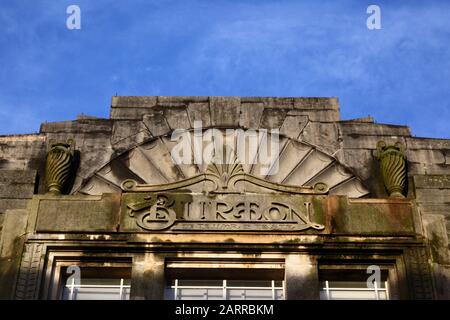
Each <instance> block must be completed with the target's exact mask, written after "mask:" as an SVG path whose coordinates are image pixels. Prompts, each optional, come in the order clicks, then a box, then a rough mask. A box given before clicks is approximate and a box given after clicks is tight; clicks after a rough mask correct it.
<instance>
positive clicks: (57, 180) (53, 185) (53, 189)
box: [45, 139, 75, 195]
mask: <svg viewBox="0 0 450 320" xmlns="http://www.w3.org/2000/svg"><path fill="white" fill-rule="evenodd" d="M74 152H75V141H74V140H72V139H69V140H67V141H66V142H57V141H56V140H50V141H49V143H48V145H47V161H46V166H45V173H46V187H47V193H51V194H54V195H60V194H61V193H62V190H63V188H64V186H65V185H66V183H67V181H68V180H69V178H70V175H71V174H72V171H73V158H74Z"/></svg>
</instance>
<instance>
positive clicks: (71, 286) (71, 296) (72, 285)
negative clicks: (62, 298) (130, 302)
mask: <svg viewBox="0 0 450 320" xmlns="http://www.w3.org/2000/svg"><path fill="white" fill-rule="evenodd" d="M123 283H124V278H120V284H119V285H94V284H78V285H77V284H75V279H72V282H71V283H70V284H66V285H65V287H66V288H67V289H69V299H68V300H74V296H75V289H85V288H98V289H108V288H110V289H117V288H119V299H118V300H125V299H123V298H124V290H125V289H131V285H124V284H123Z"/></svg>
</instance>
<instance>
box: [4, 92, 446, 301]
mask: <svg viewBox="0 0 450 320" xmlns="http://www.w3.org/2000/svg"><path fill="white" fill-rule="evenodd" d="M195 121H201V122H202V126H203V129H204V130H207V129H211V128H214V129H217V130H218V132H221V134H224V133H225V131H226V129H234V131H233V133H232V134H231V138H230V141H231V145H233V146H234V149H236V148H237V146H238V141H239V140H238V139H239V138H238V134H236V132H237V130H248V129H255V130H260V131H261V130H271V129H277V130H279V142H280V157H279V168H278V170H277V172H276V173H275V174H272V175H266V174H262V173H261V171H260V170H259V169H260V166H259V165H258V164H254V165H249V164H246V163H238V162H236V163H235V164H233V166H228V167H220V166H214V165H211V164H203V165H198V164H181V165H180V164H175V163H174V161H173V159H172V158H171V150H173V148H174V146H175V145H176V142H175V141H172V140H171V134H172V133H173V131H174V130H176V129H185V130H187V132H189V134H190V135H191V136H192V137H193V132H194V122H195ZM52 141H53V143H55V142H63V143H66V142H67V141H73V146H74V148H73V150H72V151H73V153H71V154H70V157H69V153H68V152H69V151H64V150H68V148H69V147H67V146H66V147H64V148H66V149H64V150H63V151H64V152H65V153H64V155H66V158H61V159H62V160H55V161H56V162H57V163H58V165H59V166H60V167H59V168H58V170H53V171H52V175H51V179H52V183H49V181H48V180H50V178H49V176H50V175H49V166H51V165H52V163H55V161H53V160H52V161H53V162H52V161H47V160H46V159H48V151H49V150H50V149H51V148H50V149H49V144H51V143H52ZM380 141H384V144H385V145H386V146H394V145H396V144H397V146H399V145H401V146H402V152H403V153H402V155H403V156H399V155H398V156H397V158H395V159H393V160H392V161H391V162H392V163H388V162H386V163H387V164H386V165H385V166H384V167H383V166H380V162H381V160H380V154H379V153H380V150H378V151H377V145H378V143H379V142H380ZM58 159H59V158H58ZM401 159H405V161H406V162H405V168H403V167H402V166H403V164H402V163H401ZM58 161H59V162H58ZM49 162H50V164H49ZM46 166H47V169H46ZM219 167H220V168H219ZM386 168H387V169H386ZM383 170H384V171H383ZM50 171H51V170H50ZM55 172H56V173H55ZM392 172H394V173H393V174H395V175H398V176H396V177H395V179H391V180H389V179H387V178H386V175H388V176H389V175H390V174H391V175H392ZM402 174H404V175H405V177H404V178H405V179H404V181H403V180H402V179H401V175H402ZM66 175H69V176H70V178H67V179H66ZM63 178H64V179H65V180H63ZM55 181H56V182H55ZM392 181H393V182H392ZM49 184H52V185H57V191H61V192H62V193H63V195H59V194H58V193H59V192H52V193H47V192H48V191H49ZM392 185H393V187H392ZM392 190H394V191H392ZM392 192H394V193H395V196H394V197H392V194H391V193H392ZM390 195H391V197H390ZM158 210H160V211H158ZM161 210H162V211H161ZM162 212H163V213H162ZM158 215H159V217H161V216H164V217H165V218H164V219H162V220H161V221H163V220H164V221H163V222H164V223H163V222H155V219H154V218H155V217H158ZM149 217H150V218H149ZM151 217H153V218H151ZM152 219H153V220H152ZM156 219H158V218H156ZM149 221H150V222H149ZM449 234H450V140H445V139H442V140H441V139H428V138H417V137H413V136H412V135H411V132H410V130H409V128H408V127H406V126H395V125H386V124H379V123H374V121H373V119H371V118H362V119H354V120H340V116H339V103H338V100H337V99H336V98H244V97H242V98H241V97H113V98H112V105H111V115H110V119H96V118H92V117H86V116H82V117H79V119H77V120H75V121H66V122H53V123H44V124H42V126H41V129H40V133H38V134H30V135H13V136H1V137H0V270H1V271H0V284H1V285H0V298H2V299H9V298H17V299H37V298H39V299H58V298H60V291H59V290H60V289H58V288H59V282H60V281H61V279H62V278H61V273H62V270H63V269H62V268H64V267H67V266H68V265H71V264H76V265H83V263H88V264H93V265H94V264H97V265H114V266H119V267H122V266H125V267H130V268H131V298H132V299H162V298H164V286H165V282H166V280H167V279H166V278H167V277H168V276H169V275H170V274H172V273H174V274H178V273H177V272H179V269H183V268H185V269H186V270H191V271H192V270H194V269H198V270H202V268H204V269H207V270H212V269H217V268H223V270H227V272H229V273H230V274H232V273H233V270H235V269H236V270H238V269H239V268H241V269H246V268H255V269H261V270H266V271H267V273H270V272H271V271H269V270H272V271H273V270H278V271H279V272H280V273H281V274H282V279H283V280H284V281H285V282H286V288H285V290H286V294H285V297H286V298H287V299H318V298H319V281H318V279H319V278H320V277H321V276H320V274H321V272H322V271H321V270H329V269H330V268H331V269H332V268H334V267H335V266H341V267H342V266H344V267H345V266H353V267H354V266H355V264H356V265H358V266H359V268H363V267H365V266H366V265H374V264H375V265H380V266H382V269H383V270H385V271H386V272H387V273H388V274H389V281H390V283H391V284H392V287H391V288H390V290H391V293H390V296H391V298H394V299H396V298H397V299H450V280H449V279H450V255H449V242H448V237H449ZM186 266H187V267H186ZM278 271H277V272H278ZM274 272H275V271H274ZM305 288H308V290H306V289H305Z"/></svg>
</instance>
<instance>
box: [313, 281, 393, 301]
mask: <svg viewBox="0 0 450 320" xmlns="http://www.w3.org/2000/svg"><path fill="white" fill-rule="evenodd" d="M323 282H324V283H325V286H324V287H322V289H321V290H322V291H324V292H325V295H326V297H327V300H332V299H331V295H330V292H332V291H349V292H353V291H355V292H357V291H365V292H374V293H375V300H381V299H380V292H385V294H386V299H383V300H389V299H390V298H389V284H388V282H387V281H383V282H384V286H385V287H384V288H381V286H380V285H379V284H378V283H377V282H376V281H374V287H373V288H351V287H345V288H344V287H330V286H329V281H328V280H325V281H323ZM336 282H339V281H336ZM344 282H345V281H344Z"/></svg>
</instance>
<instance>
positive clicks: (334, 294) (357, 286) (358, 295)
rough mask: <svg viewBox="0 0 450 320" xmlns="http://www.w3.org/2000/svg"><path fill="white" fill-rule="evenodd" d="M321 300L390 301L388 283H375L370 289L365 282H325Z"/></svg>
mask: <svg viewBox="0 0 450 320" xmlns="http://www.w3.org/2000/svg"><path fill="white" fill-rule="evenodd" d="M320 299H321V300H389V291H388V285H387V281H382V282H380V283H377V282H374V283H373V287H368V286H367V283H366V282H365V281H364V282H363V281H328V280H326V281H324V282H323V286H322V289H321V291H320Z"/></svg>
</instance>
